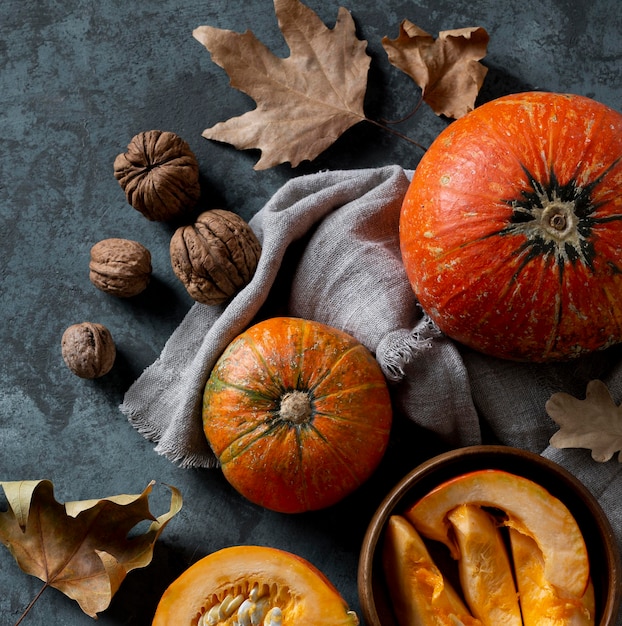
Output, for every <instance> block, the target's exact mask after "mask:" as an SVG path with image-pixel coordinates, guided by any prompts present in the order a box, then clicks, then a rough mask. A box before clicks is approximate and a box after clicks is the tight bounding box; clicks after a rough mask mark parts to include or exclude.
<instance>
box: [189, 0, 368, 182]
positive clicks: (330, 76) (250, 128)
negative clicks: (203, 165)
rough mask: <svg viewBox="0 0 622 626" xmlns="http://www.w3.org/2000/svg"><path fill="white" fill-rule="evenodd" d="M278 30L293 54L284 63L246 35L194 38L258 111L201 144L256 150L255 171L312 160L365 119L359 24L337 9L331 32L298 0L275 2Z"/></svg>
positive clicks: (206, 30)
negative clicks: (258, 157)
mask: <svg viewBox="0 0 622 626" xmlns="http://www.w3.org/2000/svg"><path fill="white" fill-rule="evenodd" d="M274 9H275V13H276V17H277V20H278V24H279V28H280V29H281V32H282V33H283V37H284V39H285V41H286V43H287V45H288V47H289V49H290V52H291V54H290V56H289V57H287V58H284V59H283V58H280V57H277V56H275V55H274V54H273V53H272V52H271V51H270V50H269V49H268V48H266V47H265V46H264V45H263V44H262V43H261V42H259V41H258V40H257V38H256V37H255V35H254V34H253V33H252V32H250V31H246V32H245V33H243V34H240V33H236V32H233V31H230V30H222V29H218V28H213V27H211V26H199V27H198V28H196V29H195V30H194V31H193V33H192V34H193V36H194V37H195V38H196V39H197V40H198V41H199V42H201V43H202V44H203V45H204V46H205V47H206V48H207V49H208V51H209V52H210V54H211V56H212V60H213V61H214V62H215V63H216V64H218V65H220V66H221V67H222V68H223V69H224V70H225V71H226V72H227V74H228V75H229V77H230V79H231V81H230V84H231V86H232V87H234V88H236V89H238V90H240V91H242V92H244V93H246V94H247V95H249V96H250V97H251V98H253V100H255V102H256V104H257V107H256V108H255V109H254V110H252V111H248V112H246V113H244V114H243V115H241V116H239V117H234V118H231V119H229V120H227V121H225V122H220V123H218V124H216V125H215V126H213V127H211V128H208V129H206V130H205V131H204V132H203V137H206V138H207V139H213V140H217V141H222V142H226V143H229V144H232V145H233V146H235V147H236V148H237V149H251V148H257V149H259V150H260V151H261V157H260V159H259V161H258V162H257V163H256V164H255V166H254V169H256V170H263V169H268V168H270V167H273V166H275V165H278V164H279V163H285V162H289V163H291V165H292V166H293V167H296V166H297V165H298V164H299V163H300V162H301V161H304V160H313V159H314V158H315V157H316V156H317V155H318V154H320V153H321V152H323V151H324V150H325V149H326V148H328V147H329V146H330V145H332V144H333V143H334V142H335V141H336V140H337V138H338V137H339V136H340V135H341V134H343V133H344V132H345V131H346V130H347V129H348V128H350V127H351V126H353V125H354V124H357V123H358V122H361V121H363V120H364V119H365V114H364V112H363V100H364V97H365V91H366V88H367V72H368V70H369V64H370V60H371V59H370V57H369V56H368V55H367V53H366V45H367V42H366V41H362V40H359V39H357V37H356V34H355V25H354V20H353V19H352V16H351V15H350V13H349V12H348V11H347V10H346V9H344V8H340V9H339V13H338V17H337V21H336V23H335V26H334V28H333V29H332V30H331V29H329V28H327V27H326V26H325V25H324V23H323V22H322V21H321V20H320V18H319V17H318V16H317V14H316V13H314V12H313V11H312V10H311V9H309V8H308V7H307V6H305V5H304V4H302V3H301V2H299V0H274Z"/></svg>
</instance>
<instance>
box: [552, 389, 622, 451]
mask: <svg viewBox="0 0 622 626" xmlns="http://www.w3.org/2000/svg"><path fill="white" fill-rule="evenodd" d="M545 408H546V411H547V413H548V414H549V415H550V417H551V419H553V421H555V422H556V423H557V425H558V426H560V430H558V431H557V432H556V433H555V434H554V435H553V436H552V437H551V439H550V443H551V445H552V446H554V447H555V448H587V449H589V450H591V451H592V458H593V459H594V460H595V461H598V462H601V463H602V462H605V461H608V460H609V459H611V457H612V456H613V455H614V454H615V453H616V452H620V454H619V455H618V461H619V462H621V463H622V407H620V406H617V405H616V404H615V402H614V401H613V398H612V397H611V394H610V393H609V390H608V389H607V386H606V385H605V384H604V383H603V382H602V381H600V380H592V381H590V382H589V383H588V385H587V391H586V394H585V400H579V399H577V398H575V397H574V396H571V395H570V394H567V393H563V392H560V393H554V394H553V395H552V396H551V397H550V398H549V400H548V401H547V402H546V404H545Z"/></svg>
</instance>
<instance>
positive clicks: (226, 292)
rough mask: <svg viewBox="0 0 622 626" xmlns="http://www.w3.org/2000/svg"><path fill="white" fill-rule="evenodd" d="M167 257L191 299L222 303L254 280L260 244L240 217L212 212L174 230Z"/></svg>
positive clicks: (228, 213) (227, 213)
mask: <svg viewBox="0 0 622 626" xmlns="http://www.w3.org/2000/svg"><path fill="white" fill-rule="evenodd" d="M170 254H171V264H172V266H173V271H174V272H175V275H176V276H177V278H179V280H180V281H181V282H182V283H183V284H184V286H185V287H186V290H187V291H188V293H189V294H190V296H191V297H192V298H193V299H194V300H196V301H197V302H201V303H203V304H222V303H223V302H226V301H227V300H229V298H231V297H232V296H234V295H235V294H236V293H237V292H238V291H239V290H240V289H242V288H243V287H244V286H246V285H247V284H248V282H249V281H250V279H251V278H252V277H253V274H254V273H255V269H256V268H257V262H258V261H259V256H260V254H261V245H260V243H259V241H258V240H257V237H256V236H255V233H254V232H253V231H252V230H251V228H250V226H249V225H248V224H247V223H246V222H245V221H244V220H243V219H242V218H241V217H240V216H238V215H237V214H235V213H232V212H231V211H225V210H224V209H213V210H211V211H205V212H204V213H201V215H199V217H198V218H197V221H196V223H195V224H193V225H190V226H182V227H180V228H178V229H177V230H176V231H175V234H174V235H173V237H172V238H171V243H170Z"/></svg>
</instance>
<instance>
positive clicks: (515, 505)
mask: <svg viewBox="0 0 622 626" xmlns="http://www.w3.org/2000/svg"><path fill="white" fill-rule="evenodd" d="M461 504H477V505H479V506H489V507H494V508H497V509H501V510H502V511H503V512H504V513H505V514H506V515H507V516H508V522H507V524H508V525H511V526H513V527H514V528H516V529H518V530H520V531H521V532H523V533H524V534H526V535H528V536H529V537H531V538H532V539H533V540H534V541H535V542H536V544H537V545H538V547H539V548H540V550H541V551H542V555H543V558H544V577H545V579H546V580H547V581H548V582H549V583H551V584H552V585H555V586H556V587H558V588H559V589H560V590H561V592H562V593H564V594H565V595H569V596H575V597H577V596H582V595H583V593H584V592H585V589H586V588H587V585H588V580H589V575H590V568H589V561H588V555H587V549H586V546H585V541H584V539H583V536H582V534H581V530H580V529H579V527H578V525H577V522H576V520H575V519H574V517H573V515H572V513H571V512H570V511H569V510H568V508H567V507H566V506H565V505H564V504H563V503H562V502H561V501H560V500H559V499H558V498H556V497H554V496H553V495H551V493H549V492H548V491H547V490H546V489H545V488H544V487H542V486H540V485H538V484H537V483H535V482H533V481H531V480H529V479H527V478H524V477H522V476H517V475H515V474H511V473H509V472H505V471H502V470H493V469H491V470H477V471H474V472H470V473H466V474H463V475H461V476H458V477H456V478H452V479H450V480H448V481H446V482H444V483H442V484H441V485H439V486H438V487H436V488H435V489H433V490H432V491H430V492H429V493H428V494H426V495H425V496H424V497H423V498H421V499H420V500H419V501H418V502H416V503H415V504H414V505H413V506H412V507H410V508H409V509H408V510H407V511H406V512H405V516H406V517H407V518H408V519H409V520H410V521H411V523H412V524H413V525H414V526H415V528H416V529H417V530H418V531H419V532H420V533H421V534H422V535H424V536H425V537H429V538H430V539H435V540H437V541H441V542H443V543H444V544H445V545H447V547H448V548H449V549H450V551H451V552H452V556H453V557H454V558H456V559H457V558H459V556H460V552H459V549H458V546H457V545H456V542H455V541H454V539H453V538H452V536H451V532H450V530H451V523H450V521H449V519H448V514H449V512H450V511H451V510H453V509H454V508H456V507H457V506H459V505H461Z"/></svg>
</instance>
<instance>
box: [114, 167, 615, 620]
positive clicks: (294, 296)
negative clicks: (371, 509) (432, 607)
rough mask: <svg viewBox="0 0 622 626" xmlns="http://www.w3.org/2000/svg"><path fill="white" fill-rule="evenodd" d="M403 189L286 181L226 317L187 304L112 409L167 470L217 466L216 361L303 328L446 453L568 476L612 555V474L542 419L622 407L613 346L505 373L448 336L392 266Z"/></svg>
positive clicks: (258, 221)
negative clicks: (285, 318)
mask: <svg viewBox="0 0 622 626" xmlns="http://www.w3.org/2000/svg"><path fill="white" fill-rule="evenodd" d="M408 184H409V178H408V173H407V172H406V171H404V170H403V169H402V168H401V167H399V166H397V165H394V166H387V167H381V168H374V169H365V170H353V171H327V172H320V173H318V174H312V175H309V176H301V177H299V178H295V179H293V180H291V181H289V182H288V183H287V184H286V185H284V186H283V187H282V188H281V189H280V190H279V191H278V192H277V193H276V194H275V195H274V196H273V197H272V198H271V199H269V201H268V202H267V203H266V205H265V206H264V207H263V208H262V209H261V210H260V211H259V212H258V213H257V214H256V215H255V216H254V217H253V218H252V219H251V221H250V225H251V227H252V228H253V230H254V231H255V233H256V234H257V236H258V238H259V240H260V242H261V244H262V254H261V258H260V261H259V264H258V267H257V270H256V273H255V275H254V277H253V279H252V280H251V282H250V283H249V284H248V285H247V286H246V287H245V288H244V289H243V290H242V291H240V292H239V293H238V294H237V295H236V297H235V298H233V299H232V300H231V301H230V303H229V304H228V305H227V306H222V307H209V306H205V305H202V304H198V303H197V304H195V305H193V307H192V308H191V309H190V311H189V312H188V314H187V315H186V317H185V319H184V320H183V321H182V323H181V324H180V326H179V327H178V328H177V329H176V330H175V332H174V333H173V334H172V336H171V337H170V339H169V340H168V342H167V343H166V345H165V346H164V349H163V351H162V353H161V355H160V357H159V358H158V359H157V360H156V361H155V362H154V363H153V364H152V365H151V366H150V367H149V368H147V369H146V370H145V371H144V372H143V374H142V375H141V376H140V377H139V378H138V379H137V380H136V382H135V383H134V384H133V385H132V386H131V387H130V389H129V390H128V391H127V393H126V395H125V398H124V402H123V404H122V405H121V410H122V411H123V413H124V414H125V415H127V417H128V419H129V420H130V422H131V423H132V424H133V425H134V427H135V428H136V429H138V430H139V431H140V432H141V433H143V434H144V435H145V436H146V437H147V438H149V439H150V440H153V441H155V442H156V443H157V445H156V451H157V452H158V453H160V454H163V455H164V456H166V457H167V458H169V459H170V460H171V461H173V462H175V463H178V464H179V465H181V466H184V467H214V466H215V465H216V464H217V463H216V459H215V458H214V456H213V454H212V452H211V450H210V449H209V446H208V444H207V443H206V441H205V438H204V436H203V432H202V423H201V401H202V389H203V386H204V384H205V382H206V379H207V376H208V375H209V372H210V370H211V368H212V366H213V365H214V363H215V362H216V360H217V358H218V357H219V356H220V354H221V353H222V351H223V350H224V348H225V347H226V345H227V344H228V343H229V342H230V341H231V340H232V339H233V338H234V337H235V336H237V335H238V334H239V333H240V332H242V331H243V330H244V329H245V328H246V327H248V326H249V325H250V324H251V323H253V322H254V321H258V319H260V318H261V317H262V316H263V317H265V316H269V315H272V314H274V313H275V312H277V313H278V314H286V315H293V316H298V317H304V318H307V319H313V320H316V321H319V322H323V323H325V324H329V325H331V326H334V327H337V328H341V329H342V330H345V331H346V332H348V333H350V334H351V335H353V336H354V337H356V338H357V339H358V340H359V341H361V343H363V344H364V345H365V346H367V347H368V348H369V349H370V350H371V351H372V352H373V353H374V354H375V356H376V359H377V360H378V362H379V364H380V366H381V368H382V370H383V372H384V373H385V375H386V377H387V380H388V381H389V385H390V390H391V393H392V398H393V401H394V403H395V407H396V409H397V410H398V411H399V412H400V413H401V414H403V415H404V416H406V417H407V418H409V419H411V420H413V421H414V422H416V423H417V424H418V425H420V426H422V427H423V428H425V429H427V430H429V431H432V432H433V433H435V434H436V435H438V436H439V437H440V438H441V439H442V441H444V442H445V443H446V444H447V445H448V446H450V447H459V446H466V445H473V444H479V443H502V444H506V445H512V446H516V447H520V448H524V449H528V450H531V451H533V452H537V453H538V454H543V455H545V456H547V457H548V458H551V459H553V460H554V461H556V462H557V463H559V464H560V465H562V466H565V467H566V468H567V469H569V470H570V471H571V472H573V473H574V474H575V475H577V476H578V477H579V478H580V479H581V480H582V481H583V482H584V483H585V484H586V485H587V486H588V488H589V489H590V490H591V491H592V492H593V493H594V494H595V495H596V497H597V498H598V499H599V501H600V503H601V505H602V506H603V508H604V509H605V512H606V513H607V515H608V517H609V519H610V520H611V523H612V526H613V528H614V531H615V533H616V537H617V540H618V542H619V543H620V544H621V545H622V464H621V463H617V462H615V461H610V462H608V463H604V464H602V463H596V462H595V461H593V460H592V458H591V456H590V453H589V451H587V450H557V449H554V448H552V447H551V446H549V444H548V441H549V439H550V437H551V435H552V434H553V433H554V432H555V430H557V426H556V425H555V424H554V422H553V421H552V420H551V419H550V418H549V417H548V416H547V415H546V412H545V410H544V404H545V402H546V400H548V398H549V397H550V395H551V394H552V393H555V392H556V391H565V392H567V393H571V394H573V395H575V396H576V397H584V394H585V389H586V386H587V383H588V382H589V380H592V379H594V378H600V379H601V380H604V381H605V382H606V383H607V385H608V386H609V388H610V390H611V392H612V394H613V396H614V397H615V398H621V397H622V372H621V371H620V369H621V367H622V366H621V365H620V364H621V363H622V359H621V358H620V357H621V351H620V348H613V349H609V350H607V351H603V352H599V353H596V354H594V355H589V356H588V357H582V358H581V359H577V360H575V361H571V362H568V363H553V364H530V363H514V362H510V361H503V360H500V359H495V358H492V357H488V356H486V355H483V354H480V353H477V352H474V351H472V350H469V349H466V348H464V347H463V346H459V345H457V344H455V343H454V342H452V341H451V340H450V339H448V338H447V337H445V336H444V335H443V334H442V333H440V332H439V330H438V329H437V328H436V326H435V325H434V324H433V322H432V321H431V320H430V319H429V318H428V317H427V316H426V315H425V314H424V313H423V311H422V310H421V309H420V307H419V305H418V303H417V301H416V299H415V297H414V295H413V293H412V290H411V288H410V285H409V283H408V280H407V278H406V274H405V271H404V268H403V265H402V262H401V256H400V250H399V213H400V208H401V202H402V199H403V196H404V194H405V192H406V189H407V187H408ZM618 624H619V625H620V626H622V618H621V619H620V620H619V622H618Z"/></svg>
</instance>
